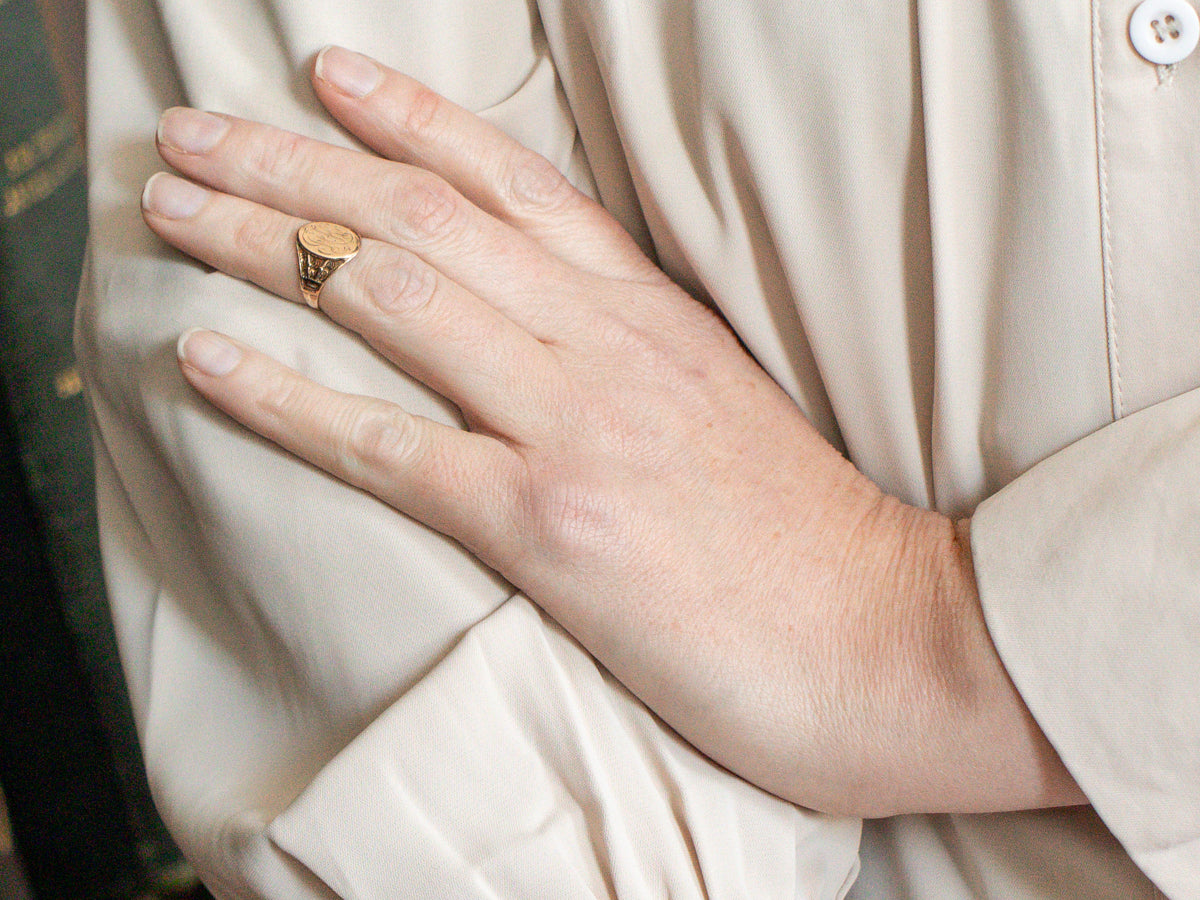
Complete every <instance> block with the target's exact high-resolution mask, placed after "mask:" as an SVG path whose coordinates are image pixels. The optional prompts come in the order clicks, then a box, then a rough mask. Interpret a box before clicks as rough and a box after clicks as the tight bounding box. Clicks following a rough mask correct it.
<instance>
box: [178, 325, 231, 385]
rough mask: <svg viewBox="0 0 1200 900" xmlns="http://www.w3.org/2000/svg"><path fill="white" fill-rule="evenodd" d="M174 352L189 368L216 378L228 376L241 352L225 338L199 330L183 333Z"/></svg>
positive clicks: (194, 329)
mask: <svg viewBox="0 0 1200 900" xmlns="http://www.w3.org/2000/svg"><path fill="white" fill-rule="evenodd" d="M175 350H176V352H177V353H178V354H179V358H180V359H181V360H183V361H184V362H185V363H187V364H188V365H189V366H191V367H192V368H194V369H199V370H200V371H201V372H203V373H204V374H205V375H211V376H213V377H216V378H219V377H220V376H222V375H228V374H229V373H230V372H232V371H233V367H234V366H236V365H237V364H238V363H239V362H240V361H241V359H242V351H241V350H239V349H238V348H237V347H235V346H234V345H233V344H231V343H229V341H227V340H225V338H223V337H221V336H220V335H219V334H215V333H214V332H211V331H204V330H202V329H199V328H193V329H192V330H191V331H185V332H184V333H183V334H182V335H181V336H180V338H179V344H178V345H177V346H176V348H175Z"/></svg>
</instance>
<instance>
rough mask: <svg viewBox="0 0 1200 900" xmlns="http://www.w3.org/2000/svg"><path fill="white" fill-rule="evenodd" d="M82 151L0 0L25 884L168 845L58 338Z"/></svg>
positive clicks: (6, 753)
mask: <svg viewBox="0 0 1200 900" xmlns="http://www.w3.org/2000/svg"><path fill="white" fill-rule="evenodd" d="M86 230H87V220H86V192H85V182H84V163H83V153H82V150H81V147H80V142H79V138H78V135H77V134H76V129H75V125H74V123H73V121H72V120H71V118H70V116H69V115H68V113H67V112H66V110H65V109H64V106H63V103H62V101H61V99H60V95H59V92H58V89H57V86H56V82H55V76H54V72H53V68H52V64H51V59H50V55H49V52H48V50H47V45H46V41H45V36H44V33H43V31H42V21H41V18H40V16H39V12H38V8H37V4H36V2H35V0H0V494H2V496H0V542H2V545H0V783H2V784H3V788H4V793H5V795H6V796H7V798H8V805H9V815H10V819H11V820H12V827H13V833H14V839H15V842H16V844H17V847H18V850H19V851H20V853H21V856H22V858H23V861H24V863H25V868H26V870H27V873H28V876H29V881H30V884H31V887H32V888H33V891H34V894H35V896H36V897H39V898H49V897H71V898H87V897H118V896H132V895H131V894H130V891H132V890H134V889H135V888H136V887H138V886H139V885H141V884H143V883H144V882H145V881H146V879H147V877H149V878H151V879H153V878H154V876H155V875H156V874H157V873H158V872H160V871H167V870H170V868H171V867H172V866H173V865H175V864H177V863H178V860H179V857H178V851H176V850H175V848H174V846H173V845H172V844H171V842H170V839H169V838H168V837H167V835H166V831H165V829H164V828H163V826H162V823H161V821H160V820H159V819H158V817H157V814H156V812H155V810H154V808H153V804H152V802H151V800H150V794H149V789H148V787H147V786H146V781H145V776H144V774H143V771H142V763H141V757H140V754H139V752H138V745H137V738H136V734H135V731H134V727H133V719H132V715H131V712H130V708H129V703H128V697H127V693H126V690H125V684H124V680H123V678H122V675H121V669H120V663H119V660H118V657H117V650H116V642H115V639H114V636H113V630H112V624H111V619H110V617H109V611H108V606H107V601H106V597H105V591H104V582H103V576H102V574H101V568H100V561H99V542H98V536H97V529H96V521H95V519H96V515H95V500H94V488H93V481H92V460H91V445H90V437H89V431H88V425H87V420H86V412H85V409H84V405H83V399H82V397H81V395H80V391H81V386H80V383H79V377H78V374H77V373H76V370H75V363H74V355H73V350H72V325H73V318H74V305H75V294H76V287H77V284H78V280H79V273H80V270H81V266H82V258H83V250H84V241H85V235H86Z"/></svg>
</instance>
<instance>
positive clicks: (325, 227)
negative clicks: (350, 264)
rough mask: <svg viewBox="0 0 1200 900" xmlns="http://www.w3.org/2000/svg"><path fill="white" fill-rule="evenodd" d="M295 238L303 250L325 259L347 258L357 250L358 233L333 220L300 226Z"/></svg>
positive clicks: (359, 244) (359, 243)
mask: <svg viewBox="0 0 1200 900" xmlns="http://www.w3.org/2000/svg"><path fill="white" fill-rule="evenodd" d="M296 240H297V241H298V242H299V243H300V246H302V247H303V248H304V249H305V250H307V251H309V252H310V253H315V254H316V255H317V256H323V257H325V258H326V259H349V258H350V257H352V256H353V255H354V254H355V253H357V252H358V248H359V247H360V246H361V242H360V241H359V239H358V235H357V234H355V233H354V232H353V231H351V230H350V229H349V228H347V227H346V226H344V225H338V224H336V223H334V222H309V223H308V224H307V225H302V226H300V233H299V234H298V235H296Z"/></svg>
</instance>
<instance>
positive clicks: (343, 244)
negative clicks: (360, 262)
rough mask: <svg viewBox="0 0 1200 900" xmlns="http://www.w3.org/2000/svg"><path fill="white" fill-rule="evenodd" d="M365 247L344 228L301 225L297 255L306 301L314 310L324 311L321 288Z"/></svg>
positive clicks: (332, 224) (325, 223) (319, 224)
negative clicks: (321, 302)
mask: <svg viewBox="0 0 1200 900" xmlns="http://www.w3.org/2000/svg"><path fill="white" fill-rule="evenodd" d="M361 246H362V242H361V241H360V240H359V238H358V235H357V234H355V233H354V232H353V231H351V230H350V229H349V228H347V227H346V226H344V225H338V224H336V223H334V222H309V223H307V224H305V225H302V226H300V231H299V232H298V233H297V234H296V256H297V262H298V263H299V265H300V293H301V294H302V295H303V296H304V302H305V303H307V304H308V305H309V306H311V307H312V308H313V309H320V305H319V302H320V301H319V295H320V293H321V285H323V284H324V283H325V279H327V278H328V277H329V276H330V275H332V274H333V273H334V272H336V271H337V270H338V268H340V267H341V265H342V264H343V263H345V262H346V261H347V260H349V259H351V258H352V257H353V256H354V254H356V253H358V250H359V248H360V247H361Z"/></svg>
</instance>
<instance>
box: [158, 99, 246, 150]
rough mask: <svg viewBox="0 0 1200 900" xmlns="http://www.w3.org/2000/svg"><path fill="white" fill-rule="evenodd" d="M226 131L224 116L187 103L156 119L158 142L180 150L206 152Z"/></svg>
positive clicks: (227, 126) (227, 123)
mask: <svg viewBox="0 0 1200 900" xmlns="http://www.w3.org/2000/svg"><path fill="white" fill-rule="evenodd" d="M227 131H229V121H228V120H227V119H223V118H221V117H220V116H214V115H213V114H212V113H206V112H200V110H198V109H188V108H187V107H186V106H175V107H172V108H171V109H168V110H167V111H166V112H165V113H163V114H162V118H160V119H159V120H158V142H159V143H160V144H165V145H166V146H168V147H171V148H172V149H174V150H178V151H179V152H181V153H207V152H208V151H209V150H211V149H212V148H213V147H215V146H217V143H218V142H219V141H220V140H221V138H223V137H225V132H227Z"/></svg>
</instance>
